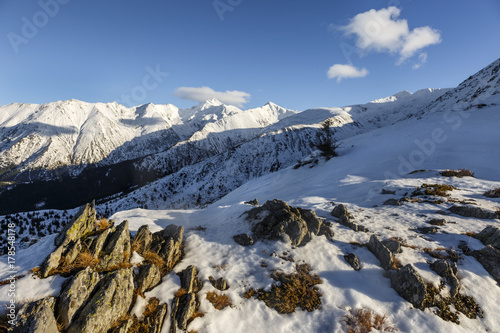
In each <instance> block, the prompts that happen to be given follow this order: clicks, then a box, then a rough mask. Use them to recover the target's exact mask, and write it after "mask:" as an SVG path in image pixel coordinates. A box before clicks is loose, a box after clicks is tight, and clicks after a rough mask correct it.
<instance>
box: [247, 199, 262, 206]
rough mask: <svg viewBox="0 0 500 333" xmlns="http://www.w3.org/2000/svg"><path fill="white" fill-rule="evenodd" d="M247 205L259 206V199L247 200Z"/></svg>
mask: <svg viewBox="0 0 500 333" xmlns="http://www.w3.org/2000/svg"><path fill="white" fill-rule="evenodd" d="M245 205H252V206H259V200H257V199H253V200H250V201H245Z"/></svg>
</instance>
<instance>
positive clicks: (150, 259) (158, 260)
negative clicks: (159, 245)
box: [142, 251, 166, 271]
mask: <svg viewBox="0 0 500 333" xmlns="http://www.w3.org/2000/svg"><path fill="white" fill-rule="evenodd" d="M142 257H143V258H144V260H145V261H146V263H148V264H153V265H156V266H157V267H158V268H159V269H160V270H161V271H163V270H165V269H166V263H165V260H164V259H163V258H162V257H160V256H159V255H158V254H157V253H155V252H150V251H144V252H143V253H142Z"/></svg>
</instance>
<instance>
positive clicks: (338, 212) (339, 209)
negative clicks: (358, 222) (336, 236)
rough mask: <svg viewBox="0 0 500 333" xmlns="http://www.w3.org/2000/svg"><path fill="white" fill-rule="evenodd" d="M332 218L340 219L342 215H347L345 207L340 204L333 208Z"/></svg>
mask: <svg viewBox="0 0 500 333" xmlns="http://www.w3.org/2000/svg"><path fill="white" fill-rule="evenodd" d="M331 214H332V216H333V217H336V218H340V217H341V216H342V215H347V216H348V215H349V212H348V211H347V208H346V206H344V205H342V204H340V205H337V206H335V208H334V209H333V210H332V213H331Z"/></svg>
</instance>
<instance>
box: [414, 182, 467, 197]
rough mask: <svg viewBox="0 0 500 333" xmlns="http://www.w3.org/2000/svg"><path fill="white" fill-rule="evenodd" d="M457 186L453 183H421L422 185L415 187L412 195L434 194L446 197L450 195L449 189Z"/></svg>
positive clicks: (454, 188)
mask: <svg viewBox="0 0 500 333" xmlns="http://www.w3.org/2000/svg"><path fill="white" fill-rule="evenodd" d="M456 189H457V188H456V187H455V186H453V185H446V184H422V186H420V187H417V189H416V190H415V191H413V193H412V196H417V195H434V196H440V197H448V196H450V195H449V193H447V192H449V191H452V190H456Z"/></svg>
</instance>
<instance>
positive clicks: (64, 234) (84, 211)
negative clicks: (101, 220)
mask: <svg viewBox="0 0 500 333" xmlns="http://www.w3.org/2000/svg"><path fill="white" fill-rule="evenodd" d="M96 221H97V219H96V211H95V204H94V203H91V204H86V205H85V206H84V207H82V208H81V209H80V211H79V212H78V213H77V214H76V215H75V217H74V218H73V220H71V221H70V222H69V223H68V224H67V225H66V226H65V227H64V228H63V229H62V230H61V232H60V233H59V235H58V236H57V237H56V239H55V241H54V243H55V245H56V246H61V245H66V244H68V243H69V242H71V241H76V240H77V239H81V238H84V237H85V236H88V235H90V234H91V233H92V232H94V231H95V229H96Z"/></svg>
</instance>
